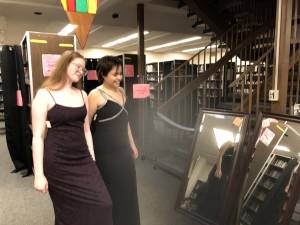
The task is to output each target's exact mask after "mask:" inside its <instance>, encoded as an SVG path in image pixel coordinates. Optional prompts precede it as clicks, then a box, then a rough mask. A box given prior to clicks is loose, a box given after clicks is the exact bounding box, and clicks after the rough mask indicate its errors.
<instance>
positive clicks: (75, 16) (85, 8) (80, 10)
mask: <svg viewBox="0 0 300 225" xmlns="http://www.w3.org/2000/svg"><path fill="white" fill-rule="evenodd" d="M100 1H101V0H61V4H62V6H63V8H64V10H65V11H66V13H67V16H68V18H69V21H70V23H71V24H77V25H78V27H77V29H76V30H75V33H76V37H77V39H78V42H79V44H80V47H81V48H82V49H83V48H84V47H85V45H86V42H87V38H88V35H89V32H90V29H91V27H92V23H93V21H94V18H95V15H96V13H97V9H98V7H99V6H100Z"/></svg>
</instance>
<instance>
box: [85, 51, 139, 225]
mask: <svg viewBox="0 0 300 225" xmlns="http://www.w3.org/2000/svg"><path fill="white" fill-rule="evenodd" d="M97 75H98V78H99V80H100V81H101V82H103V83H102V85H100V86H98V87H97V88H95V89H94V90H92V91H91V92H90V94H89V96H88V101H89V118H90V121H91V122H92V124H91V127H92V133H93V141H94V147H95V156H96V163H97V165H98V167H99V169H100V171H101V173H102V175H103V179H104V182H105V184H106V186H107V188H108V191H109V193H110V195H111V198H112V202H113V222H114V225H139V224H140V217H139V208H138V197H137V185H136V173H135V165H134V159H135V158H137V157H138V150H137V147H136V145H135V143H134V140H133V137H132V133H131V129H130V125H129V122H128V112H127V110H126V109H125V102H126V98H125V94H124V90H123V89H122V88H121V87H120V82H121V81H122V63H121V61H120V60H119V59H118V58H116V57H112V56H106V57H103V58H102V59H100V61H99V62H98V65H97Z"/></svg>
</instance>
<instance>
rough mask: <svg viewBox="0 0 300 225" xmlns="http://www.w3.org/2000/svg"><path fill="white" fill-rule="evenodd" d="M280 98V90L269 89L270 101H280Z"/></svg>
mask: <svg viewBox="0 0 300 225" xmlns="http://www.w3.org/2000/svg"><path fill="white" fill-rule="evenodd" d="M278 100H279V90H270V91H269V101H273V102H274V101H278Z"/></svg>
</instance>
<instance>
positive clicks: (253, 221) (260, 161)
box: [238, 114, 300, 225]
mask: <svg viewBox="0 0 300 225" xmlns="http://www.w3.org/2000/svg"><path fill="white" fill-rule="evenodd" d="M259 123H260V124H259V125H257V129H256V133H257V135H256V137H257V139H256V140H255V141H254V142H253V145H254V146H252V149H253V148H254V149H253V150H254V151H253V156H252V157H253V160H252V162H251V164H250V169H249V173H248V176H247V177H248V178H247V179H246V182H245V185H244V195H243V199H242V208H241V213H240V219H239V223H238V224H241V225H277V224H281V225H283V224H289V219H290V216H291V215H292V211H293V209H294V207H295V204H296V201H297V200H296V199H298V197H299V189H300V187H299V186H298V185H297V184H296V181H297V180H299V177H297V176H299V173H298V175H297V173H296V171H297V169H298V165H299V159H300V121H299V120H297V119H295V118H291V117H282V116H276V115H267V114H264V115H263V118H262V120H260V121H259ZM250 148H251V146H250ZM296 186H298V187H296ZM289 215H290V216H289ZM288 217H289V218H288Z"/></svg>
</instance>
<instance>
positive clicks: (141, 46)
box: [137, 4, 146, 158]
mask: <svg viewBox="0 0 300 225" xmlns="http://www.w3.org/2000/svg"><path fill="white" fill-rule="evenodd" d="M137 28H138V83H144V82H145V80H146V78H145V64H146V62H145V39H144V4H137ZM145 105H146V104H145V100H144V99H140V100H139V101H138V108H139V109H138V111H139V135H138V136H139V147H140V149H139V150H140V155H141V156H142V158H143V156H144V152H145V111H146V110H145Z"/></svg>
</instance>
